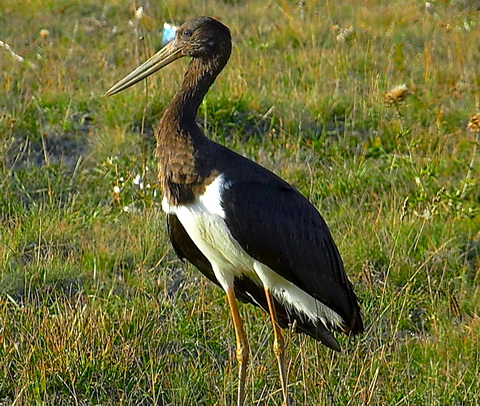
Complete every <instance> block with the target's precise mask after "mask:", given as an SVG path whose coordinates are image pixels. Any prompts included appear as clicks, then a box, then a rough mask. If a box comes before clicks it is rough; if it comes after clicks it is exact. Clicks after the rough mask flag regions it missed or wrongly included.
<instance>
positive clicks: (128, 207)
mask: <svg viewBox="0 0 480 406" xmlns="http://www.w3.org/2000/svg"><path fill="white" fill-rule="evenodd" d="M131 210H132V208H131V207H130V206H123V211H124V212H125V213H128V212H129V211H131Z"/></svg>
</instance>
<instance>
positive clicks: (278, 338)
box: [265, 288, 290, 406]
mask: <svg viewBox="0 0 480 406" xmlns="http://www.w3.org/2000/svg"><path fill="white" fill-rule="evenodd" d="M265 295H266V297H267V303H268V310H269V311H270V318H271V319H272V326H273V336H274V340H273V352H274V353H275V356H276V357H277V361H278V369H279V370H280V383H281V385H282V392H283V405H284V406H290V399H289V397H288V388H287V384H288V381H287V370H286V368H285V343H284V341H283V337H282V331H281V329H280V326H279V325H278V323H277V312H276V311H275V305H274V303H273V297H272V294H271V293H270V290H269V289H268V288H265Z"/></svg>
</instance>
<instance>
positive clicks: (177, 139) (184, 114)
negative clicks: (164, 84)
mask: <svg viewBox="0 0 480 406" xmlns="http://www.w3.org/2000/svg"><path fill="white" fill-rule="evenodd" d="M223 65H224V64H223ZM223 65H221V66H220V65H218V64H215V63H207V62H205V61H203V62H202V60H200V59H193V60H192V61H191V62H190V65H189V67H188V70H187V72H186V74H185V76H184V78H183V82H182V87H181V88H180V90H179V91H178V92H177V94H176V95H175V96H174V97H173V99H172V101H171V102H170V104H169V105H168V107H167V109H166V110H165V113H164V114H163V116H162V119H161V120H160V124H159V129H158V132H157V150H156V154H157V159H158V169H159V178H160V182H161V184H162V189H163V192H164V195H165V197H166V199H167V201H168V203H169V204H170V205H172V204H173V205H177V204H185V203H187V202H192V201H193V200H194V196H195V195H196V194H198V193H201V191H202V190H203V188H204V183H205V179H206V178H208V177H210V176H212V168H211V165H209V164H208V162H207V157H208V148H209V147H208V145H209V143H210V142H209V141H208V140H207V138H206V137H205V135H204V134H203V132H202V131H201V130H200V128H199V127H198V125H197V124H196V122H195V117H196V115H197V110H198V107H199V106H200V103H201V102H202V100H203V98H204V97H205V94H206V93H207V91H208V89H209V88H210V86H211V85H212V83H213V82H214V80H215V78H216V77H217V75H218V73H219V72H220V71H221V70H222V68H223Z"/></svg>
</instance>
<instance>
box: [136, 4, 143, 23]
mask: <svg viewBox="0 0 480 406" xmlns="http://www.w3.org/2000/svg"><path fill="white" fill-rule="evenodd" d="M142 16H143V7H142V6H140V7H139V8H137V9H136V10H135V18H136V19H137V21H140V20H141V19H142Z"/></svg>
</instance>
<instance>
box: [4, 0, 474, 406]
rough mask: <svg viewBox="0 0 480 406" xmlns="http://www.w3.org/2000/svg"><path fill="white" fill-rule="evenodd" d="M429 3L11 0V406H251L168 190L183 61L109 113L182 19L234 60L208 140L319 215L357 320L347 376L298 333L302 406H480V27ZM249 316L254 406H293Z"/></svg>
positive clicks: (296, 375) (7, 92)
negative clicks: (176, 233)
mask: <svg viewBox="0 0 480 406" xmlns="http://www.w3.org/2000/svg"><path fill="white" fill-rule="evenodd" d="M432 3H433V4H434V9H433V11H431V12H430V11H427V10H426V9H425V4H424V2H419V1H413V0H409V1H405V2H391V1H389V2H387V1H380V2H379V1H375V2H374V1H366V2H351V1H345V0H341V1H336V2H330V1H327V2H320V1H319V2H305V5H303V6H302V5H299V3H298V2H293V1H279V2H275V1H271V2H263V1H249V2H239V1H224V2H222V1H213V0H208V1H203V2H197V3H193V4H194V5H191V2H187V1H185V0H179V1H176V2H150V3H149V4H150V6H149V7H148V8H146V9H145V10H144V12H145V14H144V17H143V18H142V20H140V21H136V20H135V19H134V10H135V7H136V6H137V7H138V6H139V5H140V2H137V3H135V2H133V1H131V2H123V3H122V2H118V1H113V0H110V1H107V2H104V3H99V2H94V1H91V0H87V1H83V2H78V1H73V0H69V1H59V0H49V1H39V0H29V1H14V2H3V3H2V4H1V5H0V40H1V41H3V42H4V43H7V44H8V45H10V47H11V48H12V50H13V51H14V52H15V53H16V54H18V55H20V56H22V57H23V58H24V59H25V61H24V62H19V61H18V60H16V59H15V58H14V57H13V56H12V55H11V54H10V53H9V51H8V50H7V49H6V48H4V47H0V72H1V76H0V86H1V88H0V89H1V91H0V404H2V405H27V404H28V405H30V404H49V405H50V404H51V405H150V404H152V405H153V404H155V405H186V406H188V405H231V404H233V403H234V401H235V393H236V374H237V363H236V360H235V340H234V335H233V328H232V323H231V321H230V317H229V313H228V309H227V307H226V303H225V298H224V294H223V293H222V292H221V291H220V290H219V289H217V288H215V287H214V286H212V285H211V284H210V283H208V282H207V281H205V280H204V278H202V277H201V275H200V274H199V272H198V271H197V270H196V269H194V268H193V267H192V266H189V265H186V264H184V263H182V262H181V261H179V260H178V259H177V258H176V256H175V255H174V252H173V250H172V248H171V246H170V244H169V242H168V241H167V237H166V231H165V224H164V223H165V219H164V215H163V214H162V212H161V209H160V202H159V194H160V191H159V190H158V186H157V184H156V175H155V168H156V162H155V159H154V156H153V151H154V140H153V136H152V131H153V128H154V127H155V125H156V122H157V120H158V117H159V114H161V111H162V110H163V109H164V107H165V106H166V105H167V103H168V101H169V99H170V98H171V96H172V94H173V92H174V91H175V89H176V88H177V86H178V84H179V81H180V80H181V76H182V72H183V70H184V68H185V66H186V65H185V64H186V62H178V63H177V64H174V65H172V66H170V67H168V68H166V69H165V70H163V71H162V72H161V73H159V74H158V75H156V76H155V77H154V78H151V79H149V80H148V85H147V86H148V92H146V90H145V89H146V87H145V85H138V86H136V87H135V88H132V89H130V90H128V91H126V92H123V93H121V94H119V95H117V96H114V97H111V98H108V99H107V98H104V97H103V96H102V95H103V93H104V91H105V90H106V89H108V88H109V87H110V86H111V85H112V84H114V83H115V82H116V81H117V80H118V79H120V78H122V77H123V76H124V75H125V74H126V73H128V72H129V71H130V70H131V69H132V68H133V67H134V66H135V65H136V64H138V63H139V62H141V61H143V60H144V59H145V58H146V56H147V55H150V54H151V53H152V52H153V51H154V50H155V49H157V48H158V46H159V27H160V28H161V27H162V24H163V22H164V21H168V22H173V23H177V24H178V23H181V22H183V21H184V20H185V19H187V18H188V17H191V16H193V15H199V14H206V15H213V16H217V17H219V18H221V19H222V21H224V22H225V23H226V24H227V25H228V26H229V27H230V28H231V30H232V34H233V38H234V49H233V54H232V57H231V60H230V63H229V65H228V66H227V68H226V69H225V71H224V72H223V73H222V74H221V75H220V77H219V79H218V82H217V83H216V84H215V85H214V86H213V87H212V90H211V92H210V94H209V95H208V97H207V99H206V101H205V102H204V103H203V105H202V107H201V111H200V112H199V120H200V122H201V123H202V125H203V126H204V128H205V131H206V132H207V133H208V135H209V136H210V137H211V138H213V139H215V140H216V141H218V142H221V143H224V144H226V145H228V146H229V147H231V148H233V149H235V150H237V151H239V152H240V153H242V154H244V155H246V156H249V157H251V158H253V159H255V160H256V161H258V162H259V163H261V164H262V165H264V166H266V167H268V168H270V169H272V170H274V171H275V172H276V173H278V174H280V175H281V176H282V177H284V178H285V179H286V180H288V181H289V182H291V183H292V184H294V185H295V186H296V187H297V188H298V189H300V190H301V191H302V192H303V193H304V194H305V195H307V196H308V197H309V198H310V199H311V200H312V201H313V202H314V203H315V205H316V206H317V207H318V208H319V209H320V211H321V212H322V214H323V215H324V217H325V218H326V219H327V222H328V223H329V225H330V228H331V230H332V233H333V235H334V237H335V240H336V241H337V244H338V246H339V249H340V251H341V253H342V255H343V258H344V262H345V265H346V269H347V272H348V274H349V276H350V278H351V280H352V281H353V283H354V285H355V288H356V291H357V293H358V295H359V297H360V298H361V301H362V308H363V312H364V319H365V324H366V327H367V328H366V332H365V334H364V335H363V336H362V337H360V338H359V339H357V340H352V339H347V338H342V337H339V340H340V341H341V344H342V347H343V349H344V351H343V352H342V353H340V354H336V353H335V354H334V353H332V352H331V351H330V350H328V349H326V348H324V347H322V346H321V345H320V344H318V343H316V342H314V341H313V340H311V339H309V338H306V337H303V336H298V335H295V334H291V333H289V332H287V336H288V350H287V355H288V360H289V364H288V368H289V381H290V392H291V397H292V399H293V400H294V401H295V404H298V405H312V406H316V405H442V406H443V405H452V406H454V405H455V406H459V405H479V404H480V311H479V309H480V289H479V281H480V276H479V269H480V183H479V179H480V146H479V142H480V135H479V134H478V133H475V132H471V131H468V130H467V128H466V127H467V123H468V120H469V118H470V117H471V116H472V115H473V114H474V113H477V112H479V110H480V106H479V97H480V74H479V72H478V61H479V60H480V49H479V48H478V43H479V42H480V26H479V25H478V11H477V10H476V9H474V8H469V7H468V5H467V3H468V2H460V1H456V2H454V1H452V2H450V1H439V2H432ZM129 20H131V21H133V22H132V23H131V24H129ZM350 26H351V27H353V29H352V30H350V33H349V34H348V32H349V31H348V30H347V31H345V30H346V29H348V28H349V27H350ZM42 29H44V30H48V34H46V33H44V35H43V36H42V35H41V30H42ZM345 33H347V34H345ZM400 84H405V85H406V86H407V87H408V89H409V95H407V96H406V98H405V100H404V101H403V102H401V103H398V104H387V103H385V102H384V95H385V94H386V93H387V92H388V91H390V90H391V89H392V88H394V87H395V86H397V85H400ZM138 176H140V178H141V180H142V182H143V184H142V186H143V187H141V186H140V184H139V182H138V179H139V178H138ZM114 187H118V188H119V189H120V193H115V192H114ZM241 312H242V314H243V315H244V318H245V320H246V328H247V332H248V335H249V337H250V340H251V347H252V348H251V349H252V365H251V367H250V369H249V377H248V381H247V392H248V393H247V399H248V404H255V405H279V404H280V403H281V393H280V386H279V379H278V371H277V368H276V361H275V357H274V355H273V351H272V350H271V345H272V333H271V328H270V324H269V320H268V317H266V315H264V314H263V313H262V312H260V311H259V310H258V309H254V308H253V307H251V306H248V307H247V306H242V307H241Z"/></svg>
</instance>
